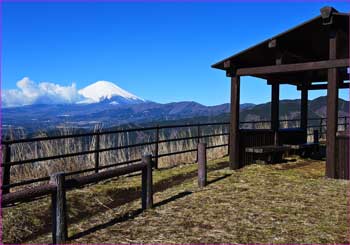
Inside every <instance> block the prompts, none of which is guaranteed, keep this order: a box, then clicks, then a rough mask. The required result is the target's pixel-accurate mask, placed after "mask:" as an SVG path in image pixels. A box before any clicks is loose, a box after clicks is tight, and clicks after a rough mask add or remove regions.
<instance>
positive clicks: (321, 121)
mask: <svg viewBox="0 0 350 245" xmlns="http://www.w3.org/2000/svg"><path fill="white" fill-rule="evenodd" d="M322 125H323V118H321V119H320V138H322Z"/></svg>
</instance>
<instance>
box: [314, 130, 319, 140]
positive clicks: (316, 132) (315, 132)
mask: <svg viewBox="0 0 350 245" xmlns="http://www.w3.org/2000/svg"><path fill="white" fill-rule="evenodd" d="M318 142H319V140H318V130H317V129H314V143H316V144H318Z"/></svg>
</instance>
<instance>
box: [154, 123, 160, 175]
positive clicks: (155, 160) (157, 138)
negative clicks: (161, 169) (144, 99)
mask: <svg viewBox="0 0 350 245" xmlns="http://www.w3.org/2000/svg"><path fill="white" fill-rule="evenodd" d="M158 151H159V124H157V129H156V147H155V149H154V168H155V169H158Z"/></svg>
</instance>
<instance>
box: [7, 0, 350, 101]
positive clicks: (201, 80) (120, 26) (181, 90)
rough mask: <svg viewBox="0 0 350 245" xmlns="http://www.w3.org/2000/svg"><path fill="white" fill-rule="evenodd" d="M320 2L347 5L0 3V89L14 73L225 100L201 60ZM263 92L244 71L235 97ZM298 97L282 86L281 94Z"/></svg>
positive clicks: (221, 84)
mask: <svg viewBox="0 0 350 245" xmlns="http://www.w3.org/2000/svg"><path fill="white" fill-rule="evenodd" d="M325 5H332V6H334V7H335V8H336V9H338V10H339V11H341V12H349V10H350V4H349V3H345V2H343V3H341V2H335V3H330V2H317V3H312V2H309V3H272V2H270V3H251V2H250V3H249V2H248V3H234V2H232V3H213V2H212V3H155V2H153V3H118V2H114V3H69V2H66V3H63V2H62V3H44V2H37V3H11V2H7V3H3V7H2V11H3V13H2V24H3V26H2V28H3V33H2V57H1V58H2V60H1V62H2V89H3V90H8V89H15V88H16V82H17V81H19V80H21V79H22V78H23V77H29V78H30V79H31V80H32V81H35V82H36V83H39V82H52V83H55V84H59V85H60V86H70V85H71V84H72V82H74V83H76V86H77V89H80V88H83V87H85V86H87V85H89V84H91V83H94V82H96V81H98V80H107V81H111V82H114V83H116V84H117V85H119V86H120V87H122V88H124V89H125V90H128V91H129V92H131V93H134V94H136V95H138V96H140V97H142V98H145V99H148V100H153V101H157V102H161V103H166V102H172V101H183V100H193V101H197V102H200V103H202V104H205V105H215V104H221V103H227V102H229V97H230V94H229V91H230V80H229V78H226V76H225V73H224V72H223V71H220V70H216V69H212V68H211V67H210V66H211V65H212V64H213V63H215V62H217V61H219V60H221V59H223V58H225V57H227V56H230V55H232V54H234V53H236V52H238V51H240V50H242V49H245V48H247V47H249V46H251V45H254V44H256V43H257V42H260V41H263V40H265V39H267V38H269V37H271V36H273V35H276V34H278V33H280V32H282V31H284V30H286V29H289V28H291V27H293V26H295V25H297V24H299V23H300V22H303V21H305V20H308V19H310V18H312V17H314V16H316V15H318V14H319V9H320V8H321V7H323V6H325ZM270 93H271V92H270V86H267V85H266V82H265V81H262V80H258V79H253V78H249V77H245V78H243V80H242V85H241V103H246V102H251V103H262V102H267V101H269V100H270ZM348 93H349V92H348V90H342V91H341V96H342V97H343V98H347V99H348V97H349V96H348ZM319 95H325V91H321V92H311V93H310V97H311V98H314V97H317V96H319ZM299 96H300V93H299V92H298V91H296V89H295V87H292V86H282V90H281V99H286V98H299Z"/></svg>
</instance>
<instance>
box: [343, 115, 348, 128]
mask: <svg viewBox="0 0 350 245" xmlns="http://www.w3.org/2000/svg"><path fill="white" fill-rule="evenodd" d="M347 118H348V117H347V116H345V117H344V131H346V129H347V127H348V125H347Z"/></svg>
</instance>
